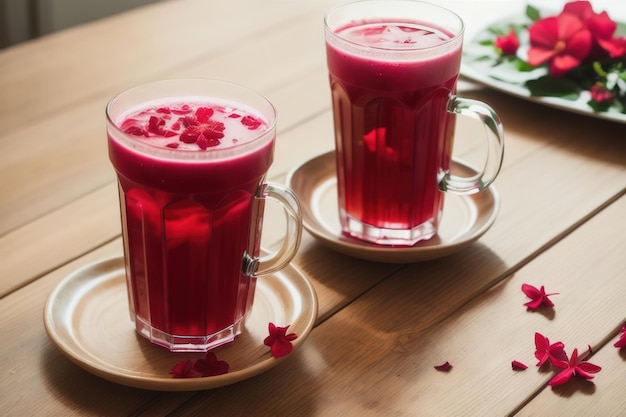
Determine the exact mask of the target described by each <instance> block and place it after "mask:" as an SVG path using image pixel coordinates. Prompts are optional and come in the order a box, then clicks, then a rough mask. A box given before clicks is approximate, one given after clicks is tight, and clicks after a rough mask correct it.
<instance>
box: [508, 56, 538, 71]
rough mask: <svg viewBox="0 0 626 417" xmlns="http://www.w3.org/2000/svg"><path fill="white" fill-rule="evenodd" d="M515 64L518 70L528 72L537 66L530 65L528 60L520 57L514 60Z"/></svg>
mask: <svg viewBox="0 0 626 417" xmlns="http://www.w3.org/2000/svg"><path fill="white" fill-rule="evenodd" d="M513 65H515V68H516V69H517V70H518V71H522V72H528V71H532V70H534V69H535V67H533V66H532V65H530V64H529V63H528V62H526V61H523V60H521V59H519V58H516V59H515V60H514V61H513Z"/></svg>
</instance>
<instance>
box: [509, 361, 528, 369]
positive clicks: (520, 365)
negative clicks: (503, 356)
mask: <svg viewBox="0 0 626 417" xmlns="http://www.w3.org/2000/svg"><path fill="white" fill-rule="evenodd" d="M511 367H512V368H513V370H514V371H523V370H525V369H527V368H528V366H527V365H525V364H523V363H522V362H520V361H513V362H511Z"/></svg>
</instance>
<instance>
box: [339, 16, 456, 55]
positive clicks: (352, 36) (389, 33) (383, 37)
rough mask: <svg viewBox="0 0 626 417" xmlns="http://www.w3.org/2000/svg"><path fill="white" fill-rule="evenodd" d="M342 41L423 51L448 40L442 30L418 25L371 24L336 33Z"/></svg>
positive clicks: (344, 29) (384, 47) (447, 36)
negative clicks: (339, 34)
mask: <svg viewBox="0 0 626 417" xmlns="http://www.w3.org/2000/svg"><path fill="white" fill-rule="evenodd" d="M336 32H337V33H341V36H342V37H343V38H344V39H347V40H349V41H352V42H354V43H358V44H361V45H365V46H372V47H376V48H382V49H404V50H409V49H416V48H417V49H423V48H431V47H433V46H438V45H441V44H442V43H443V42H446V41H448V40H449V39H450V35H449V34H447V33H445V32H444V31H442V30H438V29H435V28H432V27H430V26H425V25H421V24H418V23H393V22H388V23H383V22H373V23H366V24H363V25H359V26H348V27H345V28H343V29H339V30H338V31H336Z"/></svg>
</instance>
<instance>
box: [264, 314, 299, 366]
mask: <svg viewBox="0 0 626 417" xmlns="http://www.w3.org/2000/svg"><path fill="white" fill-rule="evenodd" d="M288 328H289V326H285V327H279V326H276V325H275V324H274V323H271V322H270V324H269V325H268V330H269V333H270V335H269V336H267V337H266V338H265V340H264V341H263V344H264V345H265V346H269V347H270V348H271V349H272V356H273V357H275V358H276V359H278V358H281V357H283V356H285V355H288V354H290V353H291V351H292V350H293V344H292V343H291V342H292V341H293V340H296V339H297V338H298V336H297V335H296V334H295V333H289V334H287V329H288Z"/></svg>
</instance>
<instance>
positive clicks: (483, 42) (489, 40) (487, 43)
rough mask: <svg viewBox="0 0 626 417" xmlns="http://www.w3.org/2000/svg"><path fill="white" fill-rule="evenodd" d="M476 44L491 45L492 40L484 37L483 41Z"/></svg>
mask: <svg viewBox="0 0 626 417" xmlns="http://www.w3.org/2000/svg"><path fill="white" fill-rule="evenodd" d="M478 44H479V45H482V46H493V41H492V40H491V39H485V40H484V41H480V42H478Z"/></svg>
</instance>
